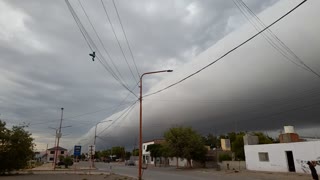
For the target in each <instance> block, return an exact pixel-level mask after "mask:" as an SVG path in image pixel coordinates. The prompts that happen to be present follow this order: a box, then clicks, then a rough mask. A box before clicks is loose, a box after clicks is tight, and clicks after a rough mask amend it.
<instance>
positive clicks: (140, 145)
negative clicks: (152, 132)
mask: <svg viewBox="0 0 320 180" xmlns="http://www.w3.org/2000/svg"><path fill="white" fill-rule="evenodd" d="M143 75H144V74H143ZM143 75H142V76H141V77H140V125H139V127H140V129H139V177H138V179H139V180H141V179H142V77H143Z"/></svg>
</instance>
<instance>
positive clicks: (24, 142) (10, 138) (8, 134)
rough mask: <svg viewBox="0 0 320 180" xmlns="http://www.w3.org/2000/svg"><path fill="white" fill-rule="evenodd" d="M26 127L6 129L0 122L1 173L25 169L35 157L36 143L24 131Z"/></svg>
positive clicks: (3, 123)
mask: <svg viewBox="0 0 320 180" xmlns="http://www.w3.org/2000/svg"><path fill="white" fill-rule="evenodd" d="M24 128H25V126H13V127H12V130H9V129H7V128H6V123H5V122H2V121H1V120H0V162H1V163H0V173H1V174H3V173H6V172H10V171H12V170H18V169H22V168H25V167H26V166H27V163H28V161H29V160H31V159H32V158H33V157H34V152H33V148H34V143H33V138H32V137H31V134H30V133H29V132H28V131H25V130H24Z"/></svg>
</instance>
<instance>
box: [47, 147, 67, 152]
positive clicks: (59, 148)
mask: <svg viewBox="0 0 320 180" xmlns="http://www.w3.org/2000/svg"><path fill="white" fill-rule="evenodd" d="M56 149H57V150H58V151H67V149H65V148H63V147H60V146H58V148H56V147H52V148H49V149H48V151H55V150H56Z"/></svg>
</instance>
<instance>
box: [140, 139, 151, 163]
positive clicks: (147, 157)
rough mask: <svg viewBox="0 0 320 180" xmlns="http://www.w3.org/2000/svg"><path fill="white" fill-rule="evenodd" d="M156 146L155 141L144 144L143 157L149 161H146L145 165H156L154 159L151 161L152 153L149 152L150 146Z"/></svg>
mask: <svg viewBox="0 0 320 180" xmlns="http://www.w3.org/2000/svg"><path fill="white" fill-rule="evenodd" d="M151 144H154V141H150V142H146V143H143V144H142V156H144V157H145V158H146V159H147V160H145V164H154V159H153V161H151V156H150V152H148V151H147V147H148V145H151Z"/></svg>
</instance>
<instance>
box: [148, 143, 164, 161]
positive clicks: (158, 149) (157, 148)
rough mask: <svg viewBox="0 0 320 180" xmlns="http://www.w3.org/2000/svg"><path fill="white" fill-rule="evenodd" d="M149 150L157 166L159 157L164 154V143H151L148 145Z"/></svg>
mask: <svg viewBox="0 0 320 180" xmlns="http://www.w3.org/2000/svg"><path fill="white" fill-rule="evenodd" d="M146 151H147V152H150V156H151V157H153V158H154V159H155V161H154V166H157V157H161V156H162V145H161V144H150V145H148V146H147V150H146Z"/></svg>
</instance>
